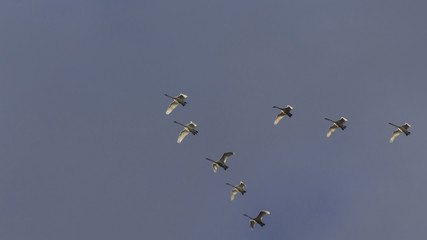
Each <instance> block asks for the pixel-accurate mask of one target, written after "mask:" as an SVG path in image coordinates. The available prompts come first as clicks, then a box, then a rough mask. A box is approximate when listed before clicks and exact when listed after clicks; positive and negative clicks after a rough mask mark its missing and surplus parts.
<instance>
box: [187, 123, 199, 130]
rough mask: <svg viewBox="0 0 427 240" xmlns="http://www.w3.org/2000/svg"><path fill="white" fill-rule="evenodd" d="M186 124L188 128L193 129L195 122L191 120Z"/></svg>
mask: <svg viewBox="0 0 427 240" xmlns="http://www.w3.org/2000/svg"><path fill="white" fill-rule="evenodd" d="M187 126H188V127H189V128H191V129H194V128H196V127H197V124H195V123H193V122H190V123H189V124H188V125H187Z"/></svg>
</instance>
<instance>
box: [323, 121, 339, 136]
mask: <svg viewBox="0 0 427 240" xmlns="http://www.w3.org/2000/svg"><path fill="white" fill-rule="evenodd" d="M337 128H338V126H337V125H336V124H335V123H334V125H332V126H331V127H330V128H329V129H328V133H326V137H327V138H328V137H330V136H331V134H332V133H333V132H335V130H337Z"/></svg>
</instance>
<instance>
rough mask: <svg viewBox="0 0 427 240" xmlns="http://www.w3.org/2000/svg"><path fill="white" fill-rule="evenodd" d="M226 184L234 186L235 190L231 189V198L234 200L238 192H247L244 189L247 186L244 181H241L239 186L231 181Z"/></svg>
mask: <svg viewBox="0 0 427 240" xmlns="http://www.w3.org/2000/svg"><path fill="white" fill-rule="evenodd" d="M226 184H227V185H229V186H232V187H233V190H231V196H230V198H231V200H234V196H236V194H237V193H238V192H240V193H241V194H242V195H244V194H245V193H246V191H245V190H243V188H245V187H246V185H245V184H244V183H243V182H242V181H240V183H239V185H237V186H234V185H232V184H230V183H226Z"/></svg>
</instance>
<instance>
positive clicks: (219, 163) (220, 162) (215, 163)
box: [206, 152, 234, 173]
mask: <svg viewBox="0 0 427 240" xmlns="http://www.w3.org/2000/svg"><path fill="white" fill-rule="evenodd" d="M232 155H234V152H226V153H224V154H222V157H221V158H220V159H219V160H218V161H214V160H212V159H210V158H206V160H208V161H211V162H213V163H212V168H213V171H214V172H215V173H216V170H217V168H218V166H219V167H222V168H223V169H224V170H227V168H228V166H227V165H225V162H226V161H227V158H228V157H229V156H232Z"/></svg>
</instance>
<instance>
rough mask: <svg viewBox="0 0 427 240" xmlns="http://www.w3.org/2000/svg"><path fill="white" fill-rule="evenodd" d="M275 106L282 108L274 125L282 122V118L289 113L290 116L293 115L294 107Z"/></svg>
mask: <svg viewBox="0 0 427 240" xmlns="http://www.w3.org/2000/svg"><path fill="white" fill-rule="evenodd" d="M273 108H278V109H280V113H279V114H278V115H277V116H276V119H275V120H274V125H277V124H278V123H279V122H280V120H282V118H283V117H285V116H286V115H288V116H289V117H292V113H291V110H292V109H294V108H293V107H292V106H290V105H288V106H286V107H285V108H280V107H277V106H273Z"/></svg>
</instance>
